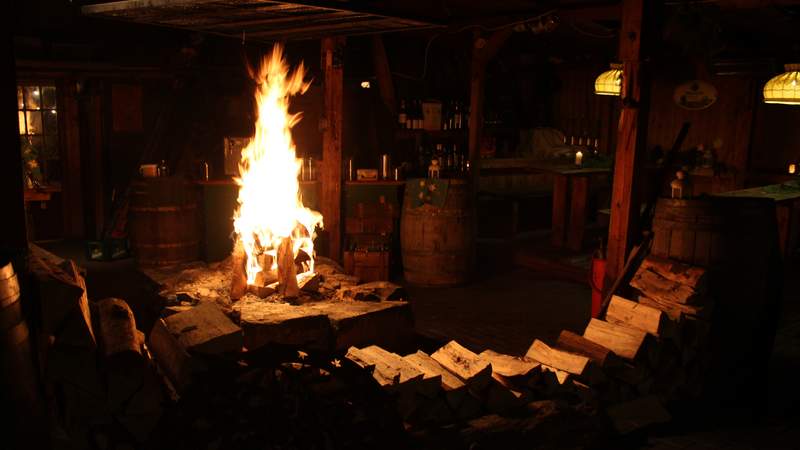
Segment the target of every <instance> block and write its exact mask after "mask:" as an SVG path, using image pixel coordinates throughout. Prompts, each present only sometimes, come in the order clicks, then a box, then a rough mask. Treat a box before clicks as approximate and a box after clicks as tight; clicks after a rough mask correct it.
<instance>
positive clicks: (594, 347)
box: [556, 330, 620, 367]
mask: <svg viewBox="0 0 800 450" xmlns="http://www.w3.org/2000/svg"><path fill="white" fill-rule="evenodd" d="M556 348H559V349H561V350H566V351H568V352H572V353H577V354H579V355H584V356H586V357H588V358H589V359H591V360H592V361H593V362H594V363H595V364H597V366H598V367H607V366H610V365H617V364H619V363H620V361H619V357H617V355H616V354H614V352H612V351H611V350H609V349H607V348H606V347H603V346H602V345H600V344H598V343H596V342H592V341H590V340H589V339H586V338H585V337H583V336H581V335H579V334H575V333H573V332H572V331H569V330H562V331H561V334H559V335H558V340H557V341H556Z"/></svg>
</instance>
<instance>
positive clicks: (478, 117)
mask: <svg viewBox="0 0 800 450" xmlns="http://www.w3.org/2000/svg"><path fill="white" fill-rule="evenodd" d="M511 33H512V30H511V29H510V28H506V29H503V30H499V31H495V32H494V33H493V34H492V35H491V36H489V38H484V37H482V36H476V37H475V38H474V40H473V43H472V65H471V68H470V92H469V114H470V115H469V124H468V127H469V163H470V179H471V182H472V192H473V197H476V196H477V193H478V181H479V180H480V171H481V164H480V161H481V153H480V152H481V134H482V132H483V92H484V84H485V81H486V64H488V62H489V61H490V60H491V59H492V58H493V57H494V55H495V54H497V51H498V50H500V47H501V46H502V45H503V43H505V41H506V40H507V39H508V38H509V36H511ZM475 229H476V230H477V227H476V228H475Z"/></svg>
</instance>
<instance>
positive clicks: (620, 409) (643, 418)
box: [606, 395, 672, 434]
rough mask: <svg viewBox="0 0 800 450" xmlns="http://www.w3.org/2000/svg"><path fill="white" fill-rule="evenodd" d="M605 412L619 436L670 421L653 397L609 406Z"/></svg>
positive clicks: (657, 400)
mask: <svg viewBox="0 0 800 450" xmlns="http://www.w3.org/2000/svg"><path fill="white" fill-rule="evenodd" d="M606 412H607V414H608V417H609V418H611V423H612V424H613V425H614V428H615V429H616V430H617V432H619V433H620V434H627V433H630V432H632V431H636V430H638V429H641V428H644V427H646V426H649V425H653V424H657V423H665V422H669V421H670V420H671V419H672V417H671V416H670V414H669V412H667V410H666V409H664V406H663V405H662V404H661V401H660V400H659V399H658V397H656V396H655V395H648V396H646V397H641V398H637V399H635V400H631V401H629V402H625V403H620V404H617V405H613V406H610V407H609V408H608V409H607V410H606Z"/></svg>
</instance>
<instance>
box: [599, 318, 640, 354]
mask: <svg viewBox="0 0 800 450" xmlns="http://www.w3.org/2000/svg"><path fill="white" fill-rule="evenodd" d="M583 337H585V338H586V339H589V340H590V341H592V342H595V343H597V344H599V345H602V346H603V347H606V348H608V349H610V350H611V351H613V352H614V353H616V354H617V355H619V356H621V357H623V358H626V359H631V360H632V359H635V358H636V357H637V356H638V355H639V354H640V352H641V351H642V349H643V347H644V344H645V338H646V337H647V333H645V332H644V331H642V330H638V329H636V328H630V327H627V326H623V325H617V324H613V323H608V322H605V321H602V320H598V319H591V320H590V321H589V325H587V326H586V330H585V331H584V332H583Z"/></svg>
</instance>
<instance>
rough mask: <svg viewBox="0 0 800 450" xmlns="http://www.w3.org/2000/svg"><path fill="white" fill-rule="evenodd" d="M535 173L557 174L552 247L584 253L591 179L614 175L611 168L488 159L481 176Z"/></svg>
mask: <svg viewBox="0 0 800 450" xmlns="http://www.w3.org/2000/svg"><path fill="white" fill-rule="evenodd" d="M508 171H514V172H520V171H521V172H529V173H530V172H533V173H550V174H553V175H554V176H555V177H554V180H553V212H552V214H553V215H552V225H551V228H552V234H551V243H552V245H553V246H554V247H564V246H566V247H568V248H570V249H572V250H576V251H578V250H580V249H581V247H582V245H583V236H584V231H585V228H586V213H587V211H586V204H587V199H588V198H589V179H590V178H591V177H592V176H596V175H602V174H608V173H611V169H610V168H607V167H578V166H576V165H574V164H570V163H562V162H555V161H539V160H531V159H522V158H519V159H487V160H482V161H481V174H484V172H486V173H487V174H491V173H504V172H508Z"/></svg>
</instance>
